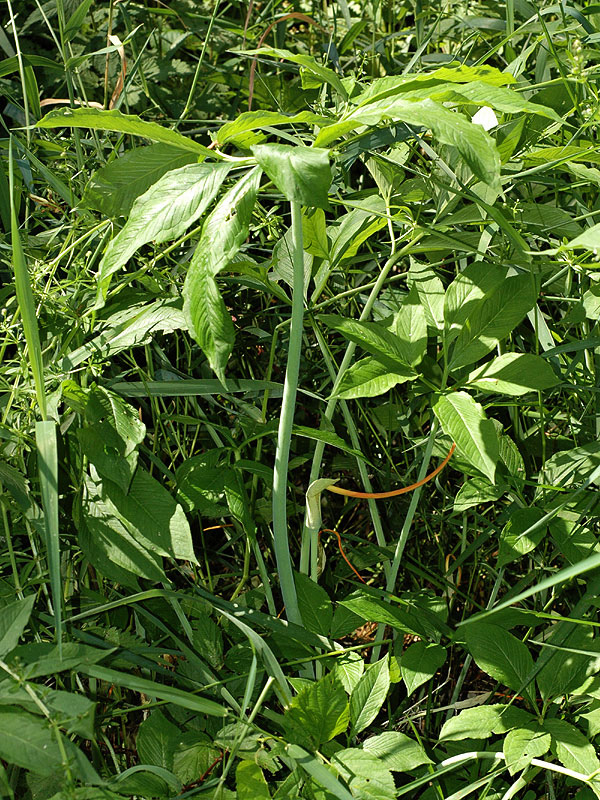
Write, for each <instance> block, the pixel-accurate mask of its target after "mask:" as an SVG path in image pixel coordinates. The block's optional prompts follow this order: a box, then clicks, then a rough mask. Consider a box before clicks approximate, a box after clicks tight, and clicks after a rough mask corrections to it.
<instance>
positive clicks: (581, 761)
mask: <svg viewBox="0 0 600 800" xmlns="http://www.w3.org/2000/svg"><path fill="white" fill-rule="evenodd" d="M543 728H544V730H545V731H547V732H548V733H549V734H550V735H551V736H552V752H553V753H554V754H555V755H556V757H557V758H558V760H559V761H560V762H561V764H562V765H563V766H564V767H566V768H567V769H572V770H575V772H582V773H583V774H584V775H591V774H592V772H596V770H598V769H600V761H599V760H598V757H597V755H596V750H595V748H594V745H593V744H591V743H590V742H588V740H587V739H586V738H585V736H584V735H583V733H581V731H580V730H578V729H577V728H576V727H575V726H574V725H571V724H570V723H568V722H565V720H563V719H545V720H544V724H543Z"/></svg>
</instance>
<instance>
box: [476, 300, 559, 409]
mask: <svg viewBox="0 0 600 800" xmlns="http://www.w3.org/2000/svg"><path fill="white" fill-rule="evenodd" d="M484 302H485V301H484ZM558 382H559V381H558V378H557V377H556V375H555V374H554V370H553V369H552V367H551V366H550V364H549V363H548V361H546V360H545V359H543V358H541V357H540V356H536V355H533V353H504V354H503V355H501V356H498V357H497V358H493V359H492V360H491V361H488V362H487V364H484V365H483V366H481V367H479V368H478V369H476V370H473V372H471V374H470V375H469V377H468V378H467V383H468V384H469V386H475V387H476V388H477V389H481V390H482V391H484V392H497V393H498V394H508V395H512V396H515V397H518V396H519V395H522V394H526V393H527V392H532V391H543V390H544V389H550V388H551V387H552V386H556V384H557V383H558Z"/></svg>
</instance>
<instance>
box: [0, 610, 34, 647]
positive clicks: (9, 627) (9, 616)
mask: <svg viewBox="0 0 600 800" xmlns="http://www.w3.org/2000/svg"><path fill="white" fill-rule="evenodd" d="M34 603H35V594H30V595H29V596H28V597H25V598H24V599H23V600H15V601H14V602H12V603H8V604H7V605H5V606H3V607H2V608H0V658H4V656H6V655H7V653H10V651H11V650H13V649H14V648H15V647H16V646H17V644H18V643H19V639H20V638H21V635H22V633H23V631H24V630H25V627H26V626H27V623H28V622H29V617H30V616H31V611H32V609H33V604H34Z"/></svg>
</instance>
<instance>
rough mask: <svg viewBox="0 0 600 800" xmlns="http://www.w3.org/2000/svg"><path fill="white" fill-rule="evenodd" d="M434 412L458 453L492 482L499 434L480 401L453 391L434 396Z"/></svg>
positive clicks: (496, 459)
mask: <svg viewBox="0 0 600 800" xmlns="http://www.w3.org/2000/svg"><path fill="white" fill-rule="evenodd" d="M433 412H434V414H435V415H436V417H437V418H438V419H439V421H440V424H441V426H442V430H443V431H444V433H445V434H447V435H448V436H449V437H450V438H451V439H452V441H454V442H456V449H457V450H458V452H459V454H460V455H461V456H463V458H466V459H467V461H468V462H469V463H470V464H471V465H472V466H473V467H475V468H476V469H478V470H479V471H480V472H482V473H483V474H484V475H485V476H486V477H488V478H489V479H490V481H491V482H492V483H494V482H495V474H496V464H497V462H498V458H499V449H498V435H497V433H496V429H495V427H494V425H493V423H492V421H491V420H489V419H487V417H486V416H485V414H484V411H483V409H482V407H481V406H480V405H479V403H476V402H475V400H473V398H472V397H471V396H470V395H468V394H466V393H465V392H452V393H451V394H446V395H441V396H440V397H439V398H438V399H437V401H436V402H435V404H434V406H433Z"/></svg>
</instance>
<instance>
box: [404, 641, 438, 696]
mask: <svg viewBox="0 0 600 800" xmlns="http://www.w3.org/2000/svg"><path fill="white" fill-rule="evenodd" d="M445 660H446V649H445V648H444V647H442V646H441V645H440V644H429V643H428V642H424V641H422V640H421V641H420V642H415V643H414V644H411V645H410V646H409V647H407V648H406V650H405V651H404V652H403V653H402V656H401V657H400V669H401V671H402V680H403V681H404V684H405V686H406V692H407V695H408V696H409V697H410V695H411V694H412V693H413V692H415V691H416V690H417V689H418V688H419V686H422V685H423V684H424V683H427V681H428V680H429V679H430V678H432V677H433V676H434V675H435V673H436V672H437V671H438V669H439V668H440V667H441V666H442V664H443V663H444V662H445Z"/></svg>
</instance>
